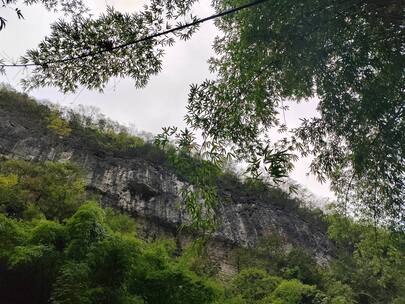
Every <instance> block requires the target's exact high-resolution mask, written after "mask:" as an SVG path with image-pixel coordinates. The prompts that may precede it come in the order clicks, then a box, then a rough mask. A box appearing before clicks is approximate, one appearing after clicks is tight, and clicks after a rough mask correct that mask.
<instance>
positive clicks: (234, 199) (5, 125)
mask: <svg viewBox="0 0 405 304" xmlns="http://www.w3.org/2000/svg"><path fill="white" fill-rule="evenodd" d="M13 98H15V96H14V95H12V94H11V95H10V94H5V93H0V156H2V157H5V158H19V159H25V160H31V161H43V160H56V161H64V160H69V161H74V162H76V163H78V164H80V165H81V166H83V167H84V168H85V170H86V172H88V176H87V181H88V188H89V189H90V190H92V191H94V192H97V193H99V194H101V199H102V203H103V204H104V205H108V206H112V207H114V208H118V209H120V210H123V211H125V212H128V213H130V214H131V215H132V216H134V217H135V218H136V219H137V222H138V223H139V226H140V234H141V235H143V236H144V237H155V236H158V235H159V234H161V233H165V234H168V233H169V234H173V235H176V234H178V227H179V225H180V224H181V223H183V222H184V221H185V220H187V215H185V214H184V213H183V212H181V211H179V209H178V208H176V204H177V203H178V201H179V199H178V197H179V191H180V190H181V188H182V187H183V186H184V185H185V183H186V182H185V181H184V180H182V179H181V178H179V177H178V176H176V174H175V172H173V171H172V170H168V169H167V168H165V167H164V166H162V165H160V164H159V163H157V162H154V161H153V160H151V159H150V158H148V157H146V156H145V155H143V154H142V151H138V152H136V151H135V152H136V153H135V152H133V153H131V151H126V152H125V153H124V152H122V153H121V152H119V151H118V152H117V151H110V150H108V149H104V148H102V147H100V146H99V145H97V144H96V143H94V141H93V140H92V139H91V138H89V137H86V134H85V133H83V132H79V131H76V130H73V132H72V133H71V134H70V135H69V136H67V137H64V138H60V137H58V136H57V135H55V134H54V133H53V132H51V131H50V130H49V129H48V128H47V127H46V123H44V120H43V117H42V116H41V113H40V108H41V107H39V108H38V107H36V108H35V107H34V108H35V110H33V107H32V106H31V105H32V102H33V101H31V102H25V101H24V102H20V101H19V102H17V101H15V100H12V99H13ZM19 98H20V99H21V96H20V97H19ZM219 194H220V197H221V198H223V201H222V202H221V203H220V204H219V206H218V208H217V210H216V212H217V215H218V218H219V223H220V226H219V228H218V230H217V231H216V233H215V234H214V236H213V241H212V244H211V247H212V250H213V251H212V252H213V255H215V256H216V257H217V258H218V259H219V260H223V261H226V260H227V259H228V258H229V256H228V255H229V254H230V253H229V252H230V251H229V250H228V249H230V248H233V247H235V246H254V245H255V244H256V243H257V242H258V241H259V240H260V238H262V237H263V236H266V235H268V234H271V233H278V234H280V235H282V236H283V237H284V238H285V239H286V240H287V241H288V242H289V243H290V244H292V245H299V246H302V247H305V248H307V249H308V250H310V251H311V252H313V254H314V255H315V256H316V257H317V258H318V260H320V261H323V260H325V259H327V258H328V256H329V255H330V248H331V245H330V243H329V241H328V239H327V237H326V232H325V226H324V225H323V224H322V221H319V224H316V225H315V224H314V223H311V222H309V221H307V220H306V219H305V216H303V215H302V213H300V212H298V211H299V210H297V209H292V208H289V207H288V206H285V205H283V204H284V203H285V202H281V201H279V199H277V198H272V196H271V194H262V195H254V194H252V193H249V192H246V191H244V190H243V189H242V188H241V187H240V185H239V184H238V182H236V181H235V184H232V185H229V183H228V184H226V183H222V184H220V185H219ZM221 267H222V268H223V270H225V271H226V270H227V268H232V267H231V266H230V265H227V263H222V264H221Z"/></svg>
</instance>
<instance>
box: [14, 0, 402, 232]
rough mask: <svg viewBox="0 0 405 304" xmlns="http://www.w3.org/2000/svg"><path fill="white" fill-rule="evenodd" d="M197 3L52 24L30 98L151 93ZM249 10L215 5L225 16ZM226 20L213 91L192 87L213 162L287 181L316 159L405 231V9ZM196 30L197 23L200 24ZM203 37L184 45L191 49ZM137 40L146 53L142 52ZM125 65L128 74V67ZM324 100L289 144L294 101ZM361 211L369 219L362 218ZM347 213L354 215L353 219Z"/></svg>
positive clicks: (265, 10) (345, 195)
mask: <svg viewBox="0 0 405 304" xmlns="http://www.w3.org/2000/svg"><path fill="white" fill-rule="evenodd" d="M195 2H196V1H195V0H188V1H175V0H170V1H159V0H152V1H151V2H150V5H149V6H147V7H145V8H144V9H143V10H142V11H141V12H138V13H134V14H122V13H119V12H117V11H115V10H114V9H113V8H109V9H108V11H107V13H106V14H104V15H102V16H100V17H98V18H95V19H94V18H91V17H87V16H75V17H73V18H72V20H71V21H66V20H60V21H58V22H57V23H55V24H53V25H52V27H51V29H52V32H51V34H50V35H49V36H48V37H47V38H46V39H45V40H44V41H43V42H41V44H40V45H39V47H38V49H37V50H30V51H28V52H27V55H26V56H25V57H24V58H23V60H22V64H33V65H34V69H33V71H32V74H31V75H32V76H31V77H30V78H28V79H26V80H25V82H24V83H25V85H26V87H27V88H32V87H38V86H45V85H51V86H56V87H58V88H60V89H61V90H63V91H65V92H66V91H74V90H76V89H77V88H78V86H79V85H83V86H86V87H87V88H91V89H103V87H104V86H105V84H106V82H107V81H108V79H109V78H111V77H115V76H120V77H124V76H130V77H132V78H133V79H134V81H135V85H136V86H138V87H142V86H144V85H146V84H147V82H148V79H149V77H150V76H151V75H154V74H156V73H158V72H159V71H160V70H161V60H162V56H163V53H164V47H166V46H170V45H171V44H173V43H174V40H173V38H171V37H167V36H165V35H163V36H159V37H155V38H150V39H143V37H147V36H151V35H152V36H153V35H154V34H155V33H156V32H157V31H163V30H165V29H169V28H171V27H172V26H173V23H174V22H176V21H177V20H178V19H179V18H180V17H184V16H186V15H187V14H189V12H190V10H191V8H192V6H193V4H194V3H195ZM246 3H247V1H246V0H221V1H214V2H213V5H214V7H215V9H216V10H217V11H219V12H222V11H225V10H226V9H228V8H229V7H238V6H240V5H244V4H246ZM254 4H255V5H254V6H253V7H250V8H248V9H243V10H240V11H238V12H235V13H233V14H229V15H227V16H224V17H223V18H221V19H217V22H216V24H217V26H218V28H219V29H220V30H221V35H220V36H219V37H217V39H216V41H215V43H214V46H213V47H214V49H215V51H216V52H217V56H216V57H214V58H212V59H211V60H210V67H211V70H212V71H213V72H214V73H215V74H216V75H217V79H216V80H214V81H205V82H203V83H202V84H199V85H193V86H192V87H191V90H190V95H189V104H188V107H187V109H188V115H187V117H186V121H187V123H188V124H189V125H190V126H191V127H192V128H193V129H199V130H201V131H202V134H203V136H204V139H205V141H204V145H203V147H204V148H205V149H206V150H207V151H209V152H210V153H211V155H217V154H218V153H219V154H224V153H225V154H226V153H229V152H230V153H229V154H230V155H232V156H234V157H235V158H237V159H239V160H245V161H247V162H248V163H249V169H248V171H250V172H251V173H252V174H253V175H254V176H257V175H258V173H259V172H260V168H261V167H264V168H265V169H266V171H267V172H268V173H270V175H271V176H273V177H274V178H276V179H279V178H283V177H285V176H287V174H288V172H289V171H290V170H291V169H292V161H293V160H294V159H295V158H296V154H297V153H300V154H302V155H304V156H305V155H308V154H310V155H313V156H314V161H313V162H312V165H311V171H312V172H313V173H314V174H316V175H317V176H318V177H319V179H320V180H321V181H323V180H325V179H330V180H331V182H332V187H333V189H334V190H335V192H336V193H337V196H338V198H339V200H340V201H341V202H342V203H347V204H346V205H349V206H350V205H351V206H353V205H355V209H356V210H362V214H365V215H366V216H367V217H370V216H371V217H373V218H374V219H375V222H376V223H377V222H378V221H379V219H384V220H386V221H388V222H394V224H396V225H401V223H403V222H404V208H403V207H404V201H405V200H404V197H405V185H404V180H405V171H404V170H405V169H404V168H405V160H404V155H405V135H404V134H405V123H404V108H405V105H404V103H403V100H404V92H403V89H402V88H403V84H404V74H403V60H402V55H403V45H402V41H403V38H404V29H403V26H402V24H401V20H402V18H401V17H402V14H401V12H403V9H404V7H405V2H404V0H400V1H394V0H356V1H336V0H326V1H324V0H323V1H320V0H299V1H287V0H267V1H255V2H254ZM191 18H192V20H195V18H193V17H191ZM195 29H196V27H195V26H192V27H189V28H188V30H187V31H186V32H184V29H183V31H180V32H177V36H178V37H180V38H182V39H187V38H189V37H190V35H191V34H192V33H193V32H194V31H195ZM136 41H138V42H137V43H134V42H136ZM123 63H124V64H123ZM314 97H316V98H318V99H319V106H318V111H319V117H315V118H312V119H309V120H304V121H303V122H302V125H301V126H300V127H298V128H297V129H295V130H292V131H293V132H292V133H290V135H291V136H289V135H287V134H286V136H285V138H284V139H282V140H281V141H277V142H273V141H271V140H270V139H269V138H268V137H267V134H268V132H269V131H270V130H274V129H276V130H279V131H281V132H285V131H286V130H287V129H286V126H285V125H284V124H283V122H282V121H280V119H279V116H280V114H281V113H282V112H284V111H285V110H286V107H285V106H284V103H283V102H284V100H286V99H289V100H292V101H294V102H300V101H306V100H308V99H310V98H314ZM359 207H361V208H359ZM346 209H347V208H346Z"/></svg>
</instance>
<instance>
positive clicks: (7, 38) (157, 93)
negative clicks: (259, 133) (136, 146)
mask: <svg viewBox="0 0 405 304" xmlns="http://www.w3.org/2000/svg"><path fill="white" fill-rule="evenodd" d="M85 2H86V4H87V5H88V6H89V7H90V8H91V9H92V13H94V14H95V15H97V14H99V13H101V12H102V11H104V10H105V8H106V5H110V6H114V7H115V8H116V9H118V10H120V11H125V12H133V11H136V10H138V9H139V8H141V7H142V5H143V4H144V3H145V1H141V0H138V1H137V0H90V1H85ZM200 2H201V3H200V4H199V5H198V6H197V7H196V8H195V10H194V15H197V16H199V17H205V16H208V15H211V14H212V13H213V10H212V8H211V7H210V5H209V3H210V2H211V1H210V0H201V1H200ZM21 9H22V12H23V14H24V17H25V19H24V20H17V18H16V16H15V13H14V12H13V11H11V10H10V11H6V12H3V11H4V8H0V15H1V16H4V17H5V18H6V19H7V20H8V23H7V27H6V29H5V30H2V31H0V58H2V59H4V60H6V61H7V62H11V61H13V60H16V59H18V57H19V56H21V55H24V53H25V51H26V50H27V49H30V48H35V47H36V46H37V45H38V43H39V42H40V41H41V40H42V39H43V38H44V37H45V36H46V35H47V34H48V33H49V32H50V29H49V25H50V23H51V22H53V21H55V20H57V18H58V17H59V15H58V14H56V13H50V12H48V11H46V10H45V9H44V8H43V7H42V6H41V5H33V6H31V7H24V6H23V7H21ZM218 34H219V32H218V30H217V29H216V28H215V26H214V24H213V22H212V21H211V22H206V23H203V24H202V26H201V28H200V30H199V31H198V32H197V33H196V34H195V35H194V36H193V37H192V38H191V39H190V40H188V41H185V42H184V41H178V42H177V43H176V44H175V46H173V47H171V48H168V49H167V50H166V55H165V58H164V61H163V70H162V72H161V73H160V74H159V75H157V76H153V77H152V78H151V80H150V82H149V84H148V85H147V86H146V87H145V88H142V89H137V88H135V86H134V82H133V81H132V80H131V79H112V80H111V81H110V82H109V84H108V85H107V87H106V89H105V90H104V92H102V93H100V92H98V91H89V90H87V89H79V91H78V92H76V93H74V94H69V95H65V94H63V93H61V92H59V91H58V90H57V89H55V88H49V87H48V88H40V89H35V90H32V91H30V92H28V93H29V94H30V95H32V96H34V97H35V98H37V99H39V100H49V101H51V102H53V103H59V104H61V105H63V106H69V107H75V106H77V105H79V104H82V105H88V106H95V107H97V108H99V109H100V111H101V112H102V113H103V114H105V115H106V116H108V117H110V118H111V119H113V120H116V121H118V122H120V123H121V124H126V125H129V124H131V125H134V126H135V127H136V128H137V129H138V130H140V131H146V132H151V133H154V134H156V133H160V132H161V128H162V127H164V126H178V127H185V123H184V121H183V118H184V115H185V114H186V108H185V106H186V104H187V95H188V91H189V86H190V84H192V83H200V82H202V81H203V80H204V79H206V78H213V77H214V76H213V75H212V74H210V73H209V70H208V64H207V60H208V59H209V58H210V57H211V56H213V55H214V52H213V51H212V48H211V46H212V43H213V39H214V38H215V36H216V35H218ZM24 73H25V71H24V70H23V69H8V70H7V74H6V76H1V75H0V82H3V83H8V84H10V85H12V86H13V87H14V88H16V89H18V90H22V88H21V86H20V80H21V78H22V77H23V76H24ZM288 104H289V106H290V110H289V111H287V112H286V113H285V116H286V122H287V126H288V127H289V128H293V127H296V126H298V125H299V118H303V117H306V118H309V117H312V116H315V115H316V105H317V101H316V100H315V99H314V100H311V101H309V102H305V103H299V104H296V103H288ZM309 164H310V159H309V158H305V159H301V160H299V161H298V162H297V163H296V164H295V169H294V171H293V172H292V173H291V178H292V179H294V180H296V181H297V182H298V183H300V184H302V185H304V186H305V187H307V188H308V189H309V190H310V191H311V192H313V193H314V194H315V195H316V196H319V197H329V198H333V194H332V192H331V191H330V190H329V185H328V183H324V184H320V183H319V182H318V181H317V180H316V178H315V177H314V176H313V175H308V174H307V172H308V171H309Z"/></svg>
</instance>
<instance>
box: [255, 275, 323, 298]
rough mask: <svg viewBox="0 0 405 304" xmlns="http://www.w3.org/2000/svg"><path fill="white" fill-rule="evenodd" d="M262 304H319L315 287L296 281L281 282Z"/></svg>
mask: <svg viewBox="0 0 405 304" xmlns="http://www.w3.org/2000/svg"><path fill="white" fill-rule="evenodd" d="M319 300H320V299H319ZM262 303H263V304H266V303H269V304H270V303H272V304H304V303H308V304H309V303H311V304H316V303H321V302H319V301H318V299H317V291H316V288H315V286H311V285H305V284H302V283H301V282H299V281H298V280H291V281H282V282H281V283H280V285H278V286H277V288H276V289H275V290H274V292H273V293H272V294H271V296H269V297H267V298H266V299H264V300H263V301H262Z"/></svg>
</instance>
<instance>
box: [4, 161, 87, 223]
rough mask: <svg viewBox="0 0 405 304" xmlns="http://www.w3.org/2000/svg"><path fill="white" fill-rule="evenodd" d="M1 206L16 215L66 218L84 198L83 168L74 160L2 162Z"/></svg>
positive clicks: (5, 210) (6, 211)
mask: <svg viewBox="0 0 405 304" xmlns="http://www.w3.org/2000/svg"><path fill="white" fill-rule="evenodd" d="M0 174H1V175H0V210H1V211H2V212H4V213H6V214H8V215H10V216H13V217H16V218H23V217H24V216H26V217H28V218H34V217H37V218H38V217H40V214H41V213H42V214H44V216H45V217H46V218H47V219H56V220H59V221H61V220H63V219H64V218H65V217H68V216H70V215H72V214H73V212H74V211H75V210H76V209H77V208H78V207H79V206H80V204H81V203H82V202H83V200H84V198H85V190H84V179H83V173H82V171H81V170H80V169H79V168H78V167H77V166H76V165H73V164H69V163H54V162H45V163H41V164H35V163H31V162H27V161H19V160H8V161H2V162H0Z"/></svg>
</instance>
